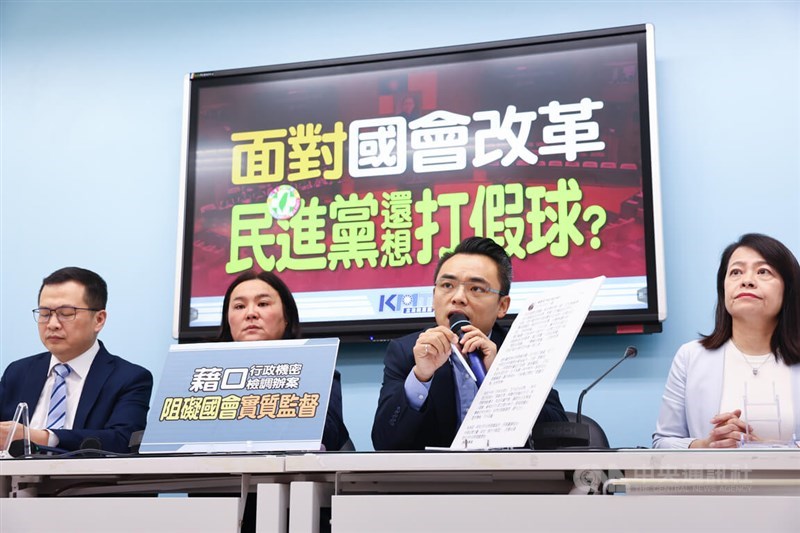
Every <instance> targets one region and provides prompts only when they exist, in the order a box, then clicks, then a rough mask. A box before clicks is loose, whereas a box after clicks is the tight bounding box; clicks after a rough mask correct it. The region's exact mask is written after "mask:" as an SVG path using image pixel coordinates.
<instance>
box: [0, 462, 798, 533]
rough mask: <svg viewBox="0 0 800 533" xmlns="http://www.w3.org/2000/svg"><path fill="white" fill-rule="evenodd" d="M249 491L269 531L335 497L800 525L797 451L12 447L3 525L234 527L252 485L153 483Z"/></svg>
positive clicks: (570, 516) (312, 524)
mask: <svg viewBox="0 0 800 533" xmlns="http://www.w3.org/2000/svg"><path fill="white" fill-rule="evenodd" d="M248 490H249V491H253V490H256V491H257V492H258V494H259V496H258V510H257V513H258V520H257V527H258V530H259V531H276V532H285V531H293V532H295V531H296V532H300V531H318V530H319V525H320V524H319V514H320V509H321V508H323V507H330V508H331V513H332V521H331V525H332V529H333V531H348V532H349V531H370V532H380V531H412V530H413V531H427V530H434V529H435V530H436V531H459V532H464V531H482V532H485V531H517V530H531V529H537V530H541V531H588V530H591V531H593V533H594V532H596V531H609V532H610V531H613V532H619V531H644V530H647V531H678V530H680V531H686V530H698V529H704V528H706V529H715V528H716V529H719V527H720V524H721V522H720V521H721V520H723V519H724V521H725V526H726V527H725V529H726V531H750V532H751V531H771V532H774V531H795V532H796V531H797V527H798V523H800V519H799V518H798V516H800V511H798V509H800V450H729V451H705V450H703V451H695V450H691V451H689V450H676V451H654V450H627V451H616V452H611V451H609V452H529V451H509V452H458V453H453V452H425V453H315V454H298V455H285V456H283V455H268V456H263V455H253V456H224V455H222V456H187V457H135V458H91V459H75V458H71V459H35V460H20V459H14V460H5V461H0V508H1V510H2V512H1V513H0V531H3V532H4V533H5V531H16V530H17V527H15V526H20V525H23V524H24V525H26V526H28V525H31V524H32V523H36V524H39V525H41V526H42V527H43V528H44V527H45V526H44V524H48V525H52V517H53V516H54V515H53V514H52V513H54V512H60V513H64V514H63V515H58V516H65V517H66V518H61V519H59V520H60V524H62V526H61V528H60V530H61V531H108V530H109V523H113V524H114V525H115V527H114V530H116V531H124V530H130V531H182V530H187V531H189V530H193V531H235V530H236V528H237V524H238V518H239V516H240V512H241V504H242V502H243V499H242V498H241V497H227V498H225V497H220V498H165V497H160V498H156V497H152V495H154V494H161V495H162V496H163V495H168V494H170V493H174V492H181V493H201V492H212V493H223V492H228V493H231V494H232V495H234V496H239V495H241V494H243V493H245V492H247V491H248ZM590 493H592V494H596V495H602V496H603V497H599V498H588V497H586V495H588V494H590ZM141 494H144V495H148V496H150V497H138V498H137V497H128V496H131V495H141ZM609 494H610V495H609ZM63 496H69V498H64V497H63ZM39 519H41V522H37V520H39ZM112 520H113V522H110V521H112ZM32 521H33V522H32ZM93 527H94V529H93ZM126 527H127V528H128V529H126ZM28 530H36V529H35V528H32V529H28Z"/></svg>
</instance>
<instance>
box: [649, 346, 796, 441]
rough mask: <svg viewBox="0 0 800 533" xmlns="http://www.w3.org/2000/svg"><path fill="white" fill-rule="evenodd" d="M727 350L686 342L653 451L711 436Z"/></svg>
mask: <svg viewBox="0 0 800 533" xmlns="http://www.w3.org/2000/svg"><path fill="white" fill-rule="evenodd" d="M724 363H725V350H724V349H723V348H718V349H716V350H707V349H705V348H703V346H702V345H701V344H700V342H699V341H692V342H687V343H686V344H684V345H683V346H681V347H680V348H679V349H678V353H676V354H675V358H674V359H673V360H672V368H670V371H669V378H667V385H666V387H665V388H664V396H663V398H662V400H661V411H660V413H659V415H658V424H657V425H656V432H655V433H653V448H688V447H689V445H690V444H691V443H692V441H693V440H695V439H702V438H705V437H707V436H708V433H709V432H710V431H711V429H712V428H713V425H712V424H711V422H710V421H711V419H712V418H713V417H714V415H716V414H718V413H719V408H720V403H721V402H722V379H723V374H724ZM789 368H791V370H792V401H793V405H794V433H795V435H796V436H797V438H800V364H797V365H792V366H791V367H789Z"/></svg>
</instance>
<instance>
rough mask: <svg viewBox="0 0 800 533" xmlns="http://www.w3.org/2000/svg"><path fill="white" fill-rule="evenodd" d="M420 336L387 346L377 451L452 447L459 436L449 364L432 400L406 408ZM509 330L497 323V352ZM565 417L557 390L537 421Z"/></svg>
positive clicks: (376, 428) (437, 376) (434, 383)
mask: <svg viewBox="0 0 800 533" xmlns="http://www.w3.org/2000/svg"><path fill="white" fill-rule="evenodd" d="M420 333H421V332H419V333H412V334H411V335H406V336H405V337H401V338H399V339H395V340H393V341H391V342H389V347H388V348H387V350H386V358H385V360H384V367H383V385H382V386H381V393H380V398H379V399H378V410H377V412H376V413H375V421H374V423H373V425H372V444H373V446H375V449H376V450H422V449H424V448H425V447H426V446H438V447H449V446H450V445H451V444H452V443H453V439H455V437H456V433H457V432H458V427H459V423H458V406H457V405H456V392H455V378H454V377H453V369H452V368H451V366H450V365H449V364H444V365H442V366H441V367H440V368H439V369H438V370H437V371H436V372H435V373H434V375H433V381H432V382H431V388H430V391H429V392H428V399H427V400H425V403H424V404H423V406H422V408H421V409H420V410H419V411H416V410H414V409H413V408H412V407H411V406H409V405H408V400H407V399H406V393H405V381H406V378H407V377H408V374H409V372H411V369H412V368H414V354H413V353H412V351H411V350H412V349H413V347H414V344H415V343H416V342H417V338H418V337H419V335H420ZM505 338H506V332H505V330H504V329H503V328H501V327H500V326H498V325H497V324H495V326H494V328H493V329H492V341H494V343H495V344H497V348H498V349H499V348H500V346H501V345H502V344H503V341H504V340H505ZM566 421H567V415H566V414H565V413H564V407H563V406H562V405H561V401H560V400H559V398H558V392H557V391H556V390H555V389H553V390H551V391H550V394H549V395H548V397H547V400H546V401H545V404H544V406H543V407H542V411H541V413H539V418H538V419H537V420H536V423H537V424H539V423H540V422H566Z"/></svg>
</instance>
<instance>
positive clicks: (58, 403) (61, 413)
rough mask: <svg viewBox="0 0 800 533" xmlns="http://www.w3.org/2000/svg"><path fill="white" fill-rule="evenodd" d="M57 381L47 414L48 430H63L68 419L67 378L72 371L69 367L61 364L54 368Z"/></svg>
mask: <svg viewBox="0 0 800 533" xmlns="http://www.w3.org/2000/svg"><path fill="white" fill-rule="evenodd" d="M53 372H54V373H55V381H54V382H53V392H51V393H50V411H49V412H48V413H47V429H61V428H63V427H64V420H65V419H66V417H67V382H66V379H67V376H68V375H69V373H70V372H72V369H71V368H70V367H69V365H65V364H64V363H59V364H57V365H56V366H54V367H53Z"/></svg>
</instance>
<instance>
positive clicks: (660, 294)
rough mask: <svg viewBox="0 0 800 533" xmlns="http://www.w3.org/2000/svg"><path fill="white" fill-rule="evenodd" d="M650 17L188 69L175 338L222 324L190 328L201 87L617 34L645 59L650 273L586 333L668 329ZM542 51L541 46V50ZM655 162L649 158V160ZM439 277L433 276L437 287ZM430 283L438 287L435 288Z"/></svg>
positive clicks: (395, 332)
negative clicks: (642, 304) (637, 296)
mask: <svg viewBox="0 0 800 533" xmlns="http://www.w3.org/2000/svg"><path fill="white" fill-rule="evenodd" d="M653 31H654V30H653V27H652V25H650V24H642V25H635V26H626V27H619V28H610V29H603V30H592V31H586V32H575V33H565V34H559V35H550V36H542V37H531V38H523V39H513V40H505V41H494V42H487V43H477V44H466V45H458V46H451V47H443V48H432V49H423V50H413V51H405V52H395V53H387V54H376V55H368V56H358V57H347V58H337V59H326V60H319V61H308V62H301V63H289V64H280V65H271V66H263V67H252V68H242V69H230V70H221V71H208V72H199V73H192V74H187V75H186V77H185V81H184V110H183V128H182V129H183V134H182V143H181V177H180V197H179V202H180V205H179V223H178V247H177V248H178V249H177V261H176V283H175V298H174V320H173V337H174V338H176V339H177V340H178V341H179V342H197V341H205V340H209V339H212V338H214V337H215V336H216V335H217V333H218V331H219V328H218V327H208V326H202V327H197V326H195V327H189V321H190V300H191V295H190V288H191V271H192V252H193V250H192V246H191V243H192V241H193V239H192V231H193V222H194V207H195V206H194V187H195V183H194V180H193V179H190V176H191V177H192V178H193V177H194V171H195V168H194V163H195V159H194V158H193V157H192V151H193V149H194V147H195V146H196V138H195V135H196V128H195V129H194V130H193V128H192V126H193V124H192V120H191V119H192V114H193V112H194V111H195V105H196V100H197V94H198V91H199V90H200V89H202V88H204V87H207V86H209V85H210V84H214V83H216V80H220V82H221V83H227V82H230V81H235V82H239V81H241V80H245V79H252V80H256V79H286V78H292V77H305V76H320V75H323V74H324V73H326V72H327V73H333V71H335V73H338V74H341V73H343V72H348V71H357V72H360V71H363V70H369V69H371V70H379V69H389V68H394V69H396V68H398V65H401V66H404V67H408V66H413V65H415V64H416V63H421V64H424V65H431V64H435V63H436V62H437V61H444V60H445V59H446V60H447V61H449V62H452V61H454V59H456V60H458V61H470V60H474V59H475V58H476V57H481V58H485V57H487V55H492V54H498V55H500V56H502V57H506V56H508V55H512V54H514V53H518V52H519V51H520V50H524V49H526V48H530V47H532V46H533V47H537V48H538V47H543V46H546V47H548V48H547V50H548V51H549V50H557V49H559V48H560V47H574V45H575V43H586V42H589V41H598V42H601V43H602V44H604V45H605V44H609V43H612V42H613V41H614V39H616V38H619V39H621V40H622V41H624V42H625V43H631V42H634V43H636V44H637V50H638V52H637V54H638V64H639V72H640V76H639V98H640V112H641V116H640V121H641V150H642V154H641V156H642V192H643V200H644V212H645V216H644V228H645V248H646V252H645V256H646V257H645V262H646V265H647V267H646V273H647V274H646V275H647V291H648V309H646V310H642V309H633V310H613V311H591V312H590V314H589V317H588V318H587V320H586V323H585V324H584V327H583V329H582V331H581V334H620V333H652V332H660V331H661V330H662V326H661V323H662V322H663V321H664V320H665V319H666V291H665V286H664V277H665V275H664V258H663V231H662V223H661V189H660V173H659V165H658V163H659V157H658V135H657V131H658V130H657V113H656V98H655V52H654V34H653ZM537 53H538V52H537ZM648 163H649V164H648ZM432 284H433V280H431V287H432ZM431 290H432V288H431ZM515 316H516V315H508V316H506V317H505V318H504V319H501V320H500V321H499V322H500V323H501V324H502V325H505V326H508V325H510V323H511V322H512V321H513V319H514V317H515ZM431 323H432V319H431V318H429V317H426V318H404V319H377V320H359V321H357V322H353V323H348V322H307V323H304V324H302V329H303V335H304V336H308V337H320V336H337V337H339V338H341V339H342V340H345V341H379V340H386V339H390V338H394V337H397V336H400V335H403V334H406V333H409V332H411V331H415V330H419V329H421V328H424V327H427V326H429V325H430V324H431Z"/></svg>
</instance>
